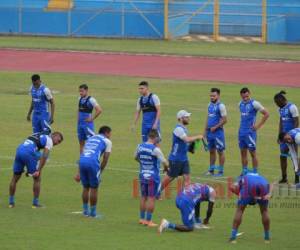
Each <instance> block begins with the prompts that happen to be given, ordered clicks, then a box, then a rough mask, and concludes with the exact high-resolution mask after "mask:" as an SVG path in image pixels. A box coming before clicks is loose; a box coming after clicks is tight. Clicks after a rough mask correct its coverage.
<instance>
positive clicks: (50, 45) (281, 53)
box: [0, 36, 300, 61]
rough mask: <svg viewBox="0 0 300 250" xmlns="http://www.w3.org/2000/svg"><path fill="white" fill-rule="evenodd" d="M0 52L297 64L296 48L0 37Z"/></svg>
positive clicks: (297, 48)
mask: <svg viewBox="0 0 300 250" xmlns="http://www.w3.org/2000/svg"><path fill="white" fill-rule="evenodd" d="M0 48H25V49H28V48H30V49H50V50H51V49H52V50H53V49H54V50H85V51H105V52H128V53H150V54H175V55H192V56H208V57H229V58H251V59H253V58H259V59H275V60H293V61H299V60H300V49H299V48H300V46H299V45H280V44H259V43H250V44H245V43H226V42H218V43H211V42H186V41H181V40H171V41H162V40H126V39H124V40H122V39H97V38H57V37H17V36H0Z"/></svg>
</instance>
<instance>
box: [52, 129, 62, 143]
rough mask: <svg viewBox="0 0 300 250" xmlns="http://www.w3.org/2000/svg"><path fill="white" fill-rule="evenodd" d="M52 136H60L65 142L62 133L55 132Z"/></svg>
mask: <svg viewBox="0 0 300 250" xmlns="http://www.w3.org/2000/svg"><path fill="white" fill-rule="evenodd" d="M52 135H54V136H55V135H59V136H60V138H61V141H63V140H64V136H63V134H62V133H61V132H58V131H55V132H53V133H52Z"/></svg>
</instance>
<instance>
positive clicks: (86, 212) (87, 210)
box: [82, 203, 89, 214]
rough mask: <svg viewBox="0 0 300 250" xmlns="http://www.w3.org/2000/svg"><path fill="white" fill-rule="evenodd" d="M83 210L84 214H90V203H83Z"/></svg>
mask: <svg viewBox="0 0 300 250" xmlns="http://www.w3.org/2000/svg"><path fill="white" fill-rule="evenodd" d="M82 209H83V213H84V214H88V213H89V204H88V203H83V204H82Z"/></svg>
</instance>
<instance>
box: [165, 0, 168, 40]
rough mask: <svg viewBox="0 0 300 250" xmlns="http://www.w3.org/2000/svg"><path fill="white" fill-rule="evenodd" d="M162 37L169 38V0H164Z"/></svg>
mask: <svg viewBox="0 0 300 250" xmlns="http://www.w3.org/2000/svg"><path fill="white" fill-rule="evenodd" d="M164 39H165V40H167V39H169V0H164Z"/></svg>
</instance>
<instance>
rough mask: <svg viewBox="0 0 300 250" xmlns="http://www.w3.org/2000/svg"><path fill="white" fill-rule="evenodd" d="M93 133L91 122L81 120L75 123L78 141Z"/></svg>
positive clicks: (84, 139)
mask: <svg viewBox="0 0 300 250" xmlns="http://www.w3.org/2000/svg"><path fill="white" fill-rule="evenodd" d="M94 134H95V133H94V123H93V122H81V123H78V124H77V136H78V140H79V141H86V140H87V139H88V138H89V137H91V136H93V135H94Z"/></svg>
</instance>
